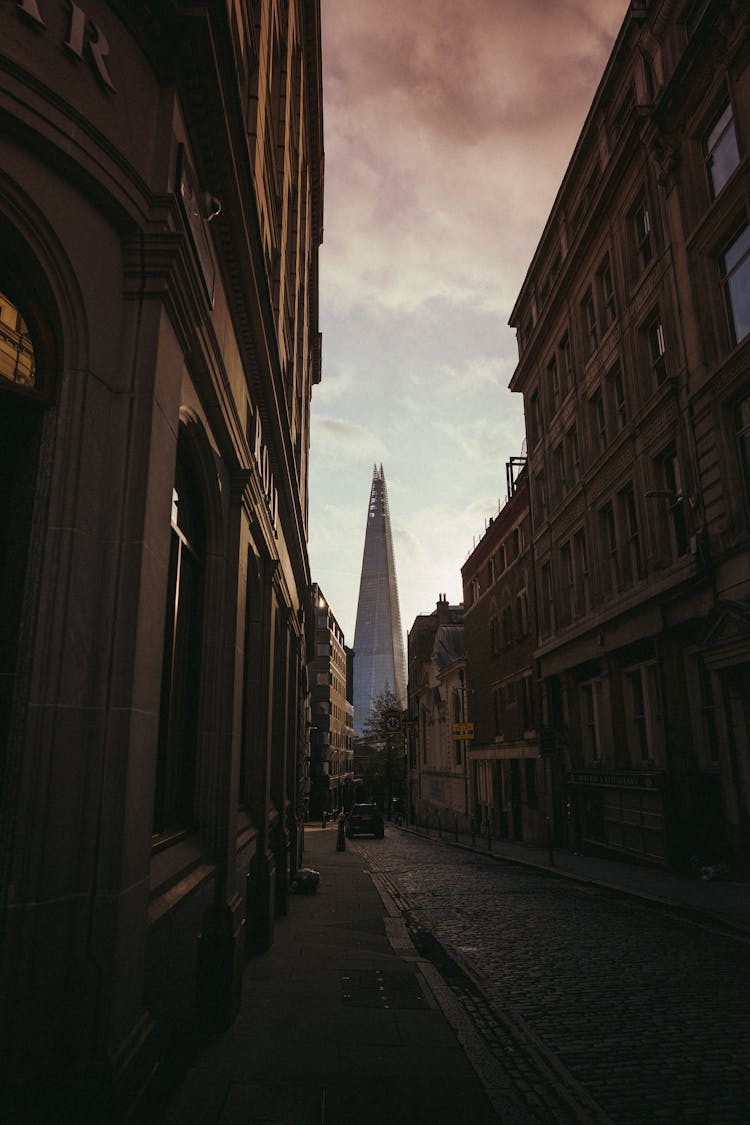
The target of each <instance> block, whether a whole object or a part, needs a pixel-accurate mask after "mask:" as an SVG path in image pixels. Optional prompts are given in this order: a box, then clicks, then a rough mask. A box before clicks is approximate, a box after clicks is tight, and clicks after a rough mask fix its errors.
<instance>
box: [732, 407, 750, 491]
mask: <svg viewBox="0 0 750 1125" xmlns="http://www.w3.org/2000/svg"><path fill="white" fill-rule="evenodd" d="M734 425H735V433H736V435H737V448H738V450H739V454H740V462H741V465H742V472H743V476H744V480H745V496H746V498H747V500H748V503H750V395H745V397H744V398H743V399H740V401H739V402H738V403H737V405H736V406H735V408H734Z"/></svg>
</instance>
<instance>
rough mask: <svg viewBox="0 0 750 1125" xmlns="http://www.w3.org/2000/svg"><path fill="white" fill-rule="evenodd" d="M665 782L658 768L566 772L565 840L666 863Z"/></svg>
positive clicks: (588, 848)
mask: <svg viewBox="0 0 750 1125" xmlns="http://www.w3.org/2000/svg"><path fill="white" fill-rule="evenodd" d="M665 783H666V776H665V775H664V774H660V773H653V772H649V773H646V772H639V771H632V772H606V771H598V770H573V771H572V772H571V773H570V774H569V776H568V832H569V844H570V846H571V847H573V848H574V850H576V851H577V850H583V851H592V852H597V851H607V852H617V853H620V854H621V855H622V856H623V857H627V858H630V859H637V860H640V861H642V862H647V863H655V864H659V865H664V866H666V865H667V864H668V862H669V860H668V849H667V832H666V823H665Z"/></svg>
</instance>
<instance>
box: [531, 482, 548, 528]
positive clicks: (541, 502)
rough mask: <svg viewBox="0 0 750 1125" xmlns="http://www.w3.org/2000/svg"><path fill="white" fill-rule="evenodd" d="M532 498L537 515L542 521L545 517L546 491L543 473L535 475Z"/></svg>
mask: <svg viewBox="0 0 750 1125" xmlns="http://www.w3.org/2000/svg"><path fill="white" fill-rule="evenodd" d="M534 496H535V499H536V507H537V513H538V515H539V518H540V520H543V519H544V518H545V516H546V515H547V490H546V489H545V487H544V473H537V474H536V476H535V477H534Z"/></svg>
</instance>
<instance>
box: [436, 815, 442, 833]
mask: <svg viewBox="0 0 750 1125" xmlns="http://www.w3.org/2000/svg"><path fill="white" fill-rule="evenodd" d="M437 822H438V836H439V837H440V839H441V840H442V838H443V829H442V827H441V825H440V813H438V818H437Z"/></svg>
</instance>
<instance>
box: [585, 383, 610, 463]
mask: <svg viewBox="0 0 750 1125" xmlns="http://www.w3.org/2000/svg"><path fill="white" fill-rule="evenodd" d="M589 413H590V419H591V446H592V449H593V451H594V456H595V457H598V456H599V454H600V453H603V452H604V450H605V449H606V448H607V416H606V413H605V410H604V399H603V398H602V392H601V387H599V388H598V389H597V390H596V391H595V392H594V393H593V395H592V396H591V398H590V399H589Z"/></svg>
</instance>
